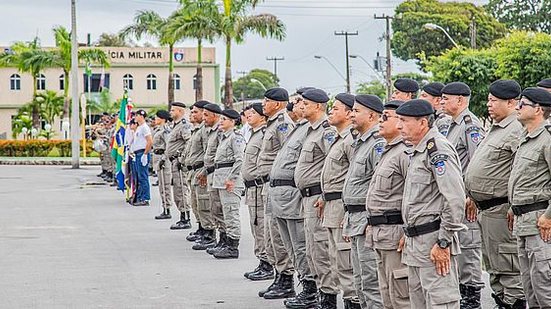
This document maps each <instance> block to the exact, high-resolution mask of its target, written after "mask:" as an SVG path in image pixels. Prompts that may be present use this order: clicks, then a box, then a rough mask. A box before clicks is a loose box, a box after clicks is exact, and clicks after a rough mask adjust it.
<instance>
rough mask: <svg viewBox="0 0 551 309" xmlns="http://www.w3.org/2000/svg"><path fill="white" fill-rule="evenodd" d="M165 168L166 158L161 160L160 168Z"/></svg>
mask: <svg viewBox="0 0 551 309" xmlns="http://www.w3.org/2000/svg"><path fill="white" fill-rule="evenodd" d="M163 168H165V160H161V161H159V169H163Z"/></svg>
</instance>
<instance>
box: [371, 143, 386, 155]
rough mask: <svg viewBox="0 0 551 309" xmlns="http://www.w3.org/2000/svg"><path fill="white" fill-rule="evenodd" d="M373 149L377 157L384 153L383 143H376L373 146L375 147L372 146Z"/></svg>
mask: <svg viewBox="0 0 551 309" xmlns="http://www.w3.org/2000/svg"><path fill="white" fill-rule="evenodd" d="M373 147H374V148H375V152H376V153H377V154H378V155H382V154H383V152H384V151H385V142H383V141H381V142H378V143H376V144H375V146H373Z"/></svg>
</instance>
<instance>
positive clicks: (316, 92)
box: [302, 88, 329, 103]
mask: <svg viewBox="0 0 551 309" xmlns="http://www.w3.org/2000/svg"><path fill="white" fill-rule="evenodd" d="M302 97H303V98H305V99H306V100H309V101H313V102H316V103H327V101H329V96H327V93H325V91H323V90H321V89H315V88H314V89H310V90H306V91H304V92H303V93H302Z"/></svg>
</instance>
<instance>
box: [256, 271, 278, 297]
mask: <svg viewBox="0 0 551 309" xmlns="http://www.w3.org/2000/svg"><path fill="white" fill-rule="evenodd" d="M275 273H276V274H275V277H274V281H273V282H272V284H270V285H269V286H268V287H267V288H265V289H264V290H260V291H258V296H259V297H264V294H266V293H268V292H269V291H271V290H273V289H275V288H277V286H278V285H279V283H280V281H281V276H280V275H279V273H278V272H277V271H276V272H275Z"/></svg>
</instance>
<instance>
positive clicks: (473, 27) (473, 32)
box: [469, 17, 477, 49]
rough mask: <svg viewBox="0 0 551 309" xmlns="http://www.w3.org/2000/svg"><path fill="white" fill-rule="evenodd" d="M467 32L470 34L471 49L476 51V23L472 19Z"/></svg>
mask: <svg viewBox="0 0 551 309" xmlns="http://www.w3.org/2000/svg"><path fill="white" fill-rule="evenodd" d="M469 30H470V31H469V32H470V34H471V48H472V49H476V36H477V33H476V21H475V20H474V17H473V19H472V20H471V24H470V26H469Z"/></svg>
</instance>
